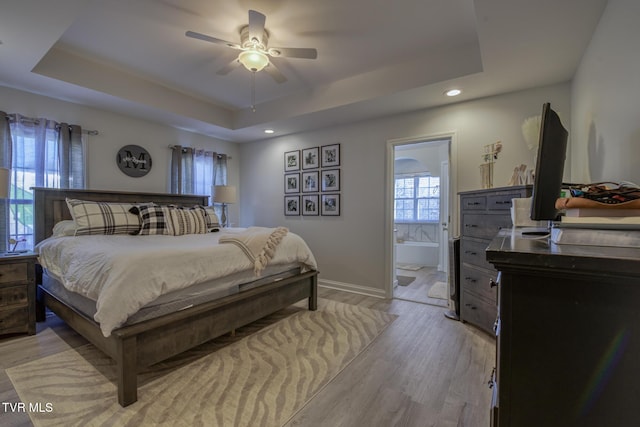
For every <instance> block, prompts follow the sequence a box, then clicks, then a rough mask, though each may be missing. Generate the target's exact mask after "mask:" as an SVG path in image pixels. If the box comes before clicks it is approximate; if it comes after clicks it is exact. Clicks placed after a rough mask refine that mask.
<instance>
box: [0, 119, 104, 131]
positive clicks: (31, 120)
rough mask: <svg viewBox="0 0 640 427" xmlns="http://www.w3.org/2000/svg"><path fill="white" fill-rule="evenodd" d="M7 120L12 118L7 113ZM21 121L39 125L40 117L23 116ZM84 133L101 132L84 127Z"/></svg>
mask: <svg viewBox="0 0 640 427" xmlns="http://www.w3.org/2000/svg"><path fill="white" fill-rule="evenodd" d="M7 120H9V121H11V118H10V117H9V116H8V115H7ZM20 121H21V122H29V123H33V124H34V125H37V124H39V123H40V119H36V118H33V117H22V118H21V119H20ZM82 132H83V133H87V134H89V135H91V136H96V135H98V134H99V133H100V132H98V131H97V130H86V129H82Z"/></svg>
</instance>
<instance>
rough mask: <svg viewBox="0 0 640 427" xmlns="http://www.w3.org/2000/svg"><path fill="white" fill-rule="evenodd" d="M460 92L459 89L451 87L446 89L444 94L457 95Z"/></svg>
mask: <svg viewBox="0 0 640 427" xmlns="http://www.w3.org/2000/svg"><path fill="white" fill-rule="evenodd" d="M461 93H462V91H461V90H460V89H451V90H448V91H446V92H445V93H444V94H445V95H447V96H458V95H460V94H461Z"/></svg>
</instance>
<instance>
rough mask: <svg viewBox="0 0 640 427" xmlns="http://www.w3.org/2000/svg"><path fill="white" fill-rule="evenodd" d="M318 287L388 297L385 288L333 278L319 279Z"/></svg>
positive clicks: (375, 296)
mask: <svg viewBox="0 0 640 427" xmlns="http://www.w3.org/2000/svg"><path fill="white" fill-rule="evenodd" d="M318 287H320V288H328V289H335V290H338V291H345V292H351V293H354V294H359V295H366V296H368V297H374V298H383V299H385V298H387V295H386V292H385V291H384V290H383V289H372V288H369V287H366V286H360V285H354V284H352V283H343V282H336V281H333V280H326V279H318Z"/></svg>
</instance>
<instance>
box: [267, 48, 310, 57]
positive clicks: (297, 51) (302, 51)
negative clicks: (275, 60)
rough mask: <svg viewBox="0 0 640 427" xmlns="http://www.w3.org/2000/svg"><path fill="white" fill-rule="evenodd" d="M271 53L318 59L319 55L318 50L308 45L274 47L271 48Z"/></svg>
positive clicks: (272, 54)
mask: <svg viewBox="0 0 640 427" xmlns="http://www.w3.org/2000/svg"><path fill="white" fill-rule="evenodd" d="M269 55H271V56H276V57H277V56H283V57H287V58H302V59H316V58H317V57H318V51H317V50H315V49H313V48H306V47H272V48H269Z"/></svg>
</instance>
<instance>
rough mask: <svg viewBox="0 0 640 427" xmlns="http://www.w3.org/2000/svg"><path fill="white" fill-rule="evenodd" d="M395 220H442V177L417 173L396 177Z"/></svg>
mask: <svg viewBox="0 0 640 427" xmlns="http://www.w3.org/2000/svg"><path fill="white" fill-rule="evenodd" d="M393 216H394V220H395V222H414V223H415V222H437V221H439V220H440V177H437V176H427V175H417V176H409V177H397V178H396V179H395V206H394V215H393Z"/></svg>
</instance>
